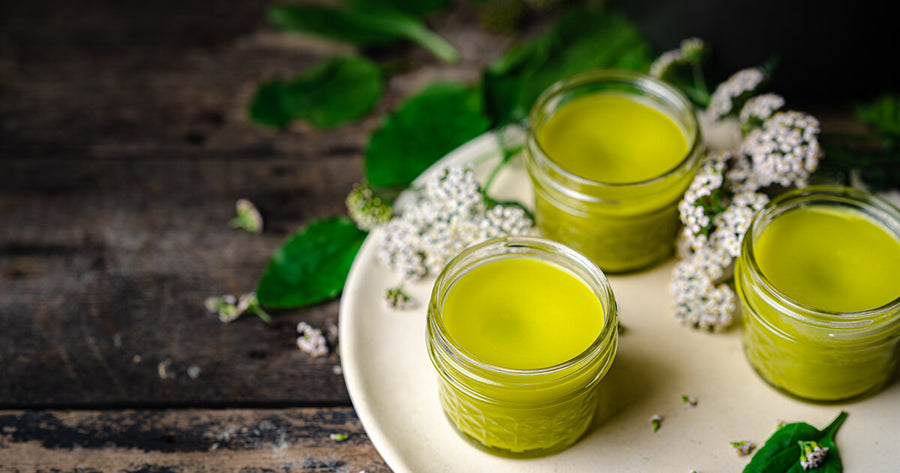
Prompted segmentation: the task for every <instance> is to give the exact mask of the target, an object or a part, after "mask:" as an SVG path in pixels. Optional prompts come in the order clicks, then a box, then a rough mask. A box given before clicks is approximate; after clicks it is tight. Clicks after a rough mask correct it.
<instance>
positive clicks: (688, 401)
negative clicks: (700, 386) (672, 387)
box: [681, 394, 697, 409]
mask: <svg viewBox="0 0 900 473" xmlns="http://www.w3.org/2000/svg"><path fill="white" fill-rule="evenodd" d="M681 401H682V402H684V407H687V408H688V409H693V408H695V407H697V398H695V397H694V396H690V395H688V394H683V395H682V396H681Z"/></svg>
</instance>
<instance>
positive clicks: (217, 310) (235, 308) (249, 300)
mask: <svg viewBox="0 0 900 473" xmlns="http://www.w3.org/2000/svg"><path fill="white" fill-rule="evenodd" d="M204 305H205V306H206V310H208V311H209V312H212V313H214V314H218V315H219V321H220V322H223V323H230V322H234V321H235V320H237V319H238V317H240V316H241V315H243V314H244V312H253V313H254V314H256V315H257V316H258V317H259V318H261V319H263V320H264V321H266V322H269V321H271V320H272V319H271V317H269V314H267V313H266V311H264V310H263V308H262V306H260V304H259V299H257V298H256V293H255V292H249V293H247V294H241V296H240V297H238V298H235V297H234V296H233V295H231V294H225V295H224V296H215V297H208V298H207V299H206V301H205V302H204Z"/></svg>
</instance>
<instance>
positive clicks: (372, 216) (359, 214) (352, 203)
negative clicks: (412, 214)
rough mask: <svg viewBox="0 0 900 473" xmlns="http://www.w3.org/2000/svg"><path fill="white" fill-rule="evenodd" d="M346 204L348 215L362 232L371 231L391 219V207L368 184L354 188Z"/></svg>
mask: <svg viewBox="0 0 900 473" xmlns="http://www.w3.org/2000/svg"><path fill="white" fill-rule="evenodd" d="M345 204H346V205H347V214H348V215H349V216H350V219H351V220H353V223H355V224H356V226H357V227H359V229H360V230H365V231H369V230H371V229H373V228H375V227H376V226H378V225H381V224H383V223H386V222H387V221H388V220H390V219H391V207H390V206H388V205H387V204H386V203H385V202H384V201H383V200H382V199H381V197H379V196H377V195H375V190H374V189H373V188H372V186H371V185H369V184H367V183H364V184H357V185H355V186H353V190H351V191H350V194H348V195H347V200H346V201H345Z"/></svg>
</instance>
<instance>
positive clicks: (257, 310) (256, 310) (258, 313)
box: [250, 304, 272, 323]
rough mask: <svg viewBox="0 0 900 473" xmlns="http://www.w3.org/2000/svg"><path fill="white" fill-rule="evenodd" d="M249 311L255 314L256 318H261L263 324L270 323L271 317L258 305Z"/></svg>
mask: <svg viewBox="0 0 900 473" xmlns="http://www.w3.org/2000/svg"><path fill="white" fill-rule="evenodd" d="M250 310H251V311H252V312H253V313H254V314H256V316H257V317H259V318H261V319H262V320H263V322H265V323H269V322H271V321H272V316H271V315H269V314H268V312H266V311H265V310H263V308H262V307H260V306H259V304H256V305H254V306H251V307H250Z"/></svg>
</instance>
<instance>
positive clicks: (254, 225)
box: [228, 199, 263, 233]
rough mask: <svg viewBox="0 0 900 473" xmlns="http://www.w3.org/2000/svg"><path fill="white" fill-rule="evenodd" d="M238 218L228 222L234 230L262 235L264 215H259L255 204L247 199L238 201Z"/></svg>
mask: <svg viewBox="0 0 900 473" xmlns="http://www.w3.org/2000/svg"><path fill="white" fill-rule="evenodd" d="M234 210H235V212H236V213H237V216H236V217H234V218H233V219H231V221H230V222H228V225H229V226H231V227H232V228H243V229H244V230H247V231H248V232H250V233H261V232H262V229H263V218H262V214H260V213H259V210H257V208H256V206H255V205H253V202H250V201H249V200H247V199H238V200H237V202H235V204H234Z"/></svg>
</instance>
